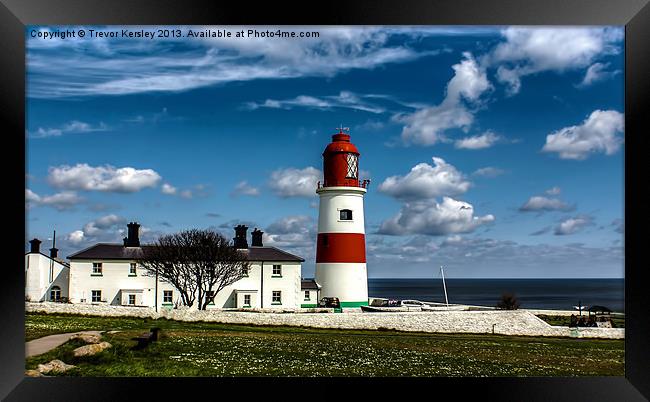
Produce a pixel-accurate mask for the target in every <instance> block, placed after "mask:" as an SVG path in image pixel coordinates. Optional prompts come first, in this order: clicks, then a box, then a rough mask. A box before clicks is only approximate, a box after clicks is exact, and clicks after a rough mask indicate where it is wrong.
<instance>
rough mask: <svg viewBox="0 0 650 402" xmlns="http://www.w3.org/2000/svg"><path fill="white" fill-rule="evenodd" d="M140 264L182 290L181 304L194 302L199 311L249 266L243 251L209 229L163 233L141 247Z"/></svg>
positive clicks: (151, 273) (190, 304) (152, 273)
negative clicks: (170, 233) (142, 250)
mask: <svg viewBox="0 0 650 402" xmlns="http://www.w3.org/2000/svg"><path fill="white" fill-rule="evenodd" d="M144 250H145V251H144V253H143V260H142V266H143V267H144V268H145V270H146V271H147V272H148V273H149V274H150V275H155V273H156V270H157V271H158V275H159V276H160V277H161V278H163V279H164V280H165V281H167V282H169V283H171V284H172V285H174V286H175V287H176V288H177V289H178V290H179V292H180V293H181V298H182V300H183V304H185V305H187V306H190V307H191V306H192V305H193V304H194V302H195V301H196V302H197V306H198V308H199V309H201V310H205V309H206V307H207V306H208V305H209V304H210V303H212V302H213V301H214V298H215V297H216V295H217V294H218V293H219V292H220V291H222V290H223V289H224V288H225V287H226V286H228V285H231V284H233V283H235V282H236V281H238V280H239V279H241V278H242V277H243V276H244V272H246V271H248V269H249V266H250V264H249V262H248V259H247V256H246V254H244V253H242V252H240V251H238V250H236V249H235V248H234V247H232V246H231V245H230V242H229V241H228V240H227V239H226V238H225V237H223V236H222V235H220V234H218V233H215V232H213V231H210V230H198V229H191V230H186V231H182V232H179V233H175V234H172V235H165V236H162V237H160V238H159V239H158V241H157V242H156V243H155V244H153V245H151V246H147V247H145V248H144Z"/></svg>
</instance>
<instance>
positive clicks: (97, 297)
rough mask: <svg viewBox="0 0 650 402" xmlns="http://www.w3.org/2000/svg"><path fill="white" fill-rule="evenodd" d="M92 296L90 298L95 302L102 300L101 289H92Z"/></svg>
mask: <svg viewBox="0 0 650 402" xmlns="http://www.w3.org/2000/svg"><path fill="white" fill-rule="evenodd" d="M91 295H92V298H91V299H90V300H91V301H92V302H93V303H99V302H100V301H102V291H101V290H93V291H91Z"/></svg>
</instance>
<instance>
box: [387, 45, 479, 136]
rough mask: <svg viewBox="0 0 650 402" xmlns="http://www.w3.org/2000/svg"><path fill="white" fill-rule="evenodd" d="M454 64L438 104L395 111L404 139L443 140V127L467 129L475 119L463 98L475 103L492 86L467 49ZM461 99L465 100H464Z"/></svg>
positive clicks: (394, 118) (445, 128)
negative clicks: (399, 112) (401, 124)
mask: <svg viewBox="0 0 650 402" xmlns="http://www.w3.org/2000/svg"><path fill="white" fill-rule="evenodd" d="M463 57H464V58H463V60H461V62H460V63H458V64H454V65H453V66H452V68H453V69H454V76H453V78H452V79H451V80H450V81H449V83H448V84H447V90H446V95H445V99H444V100H443V101H442V103H441V104H440V105H437V106H433V107H425V108H421V109H419V110H417V111H416V112H414V113H412V114H407V115H404V114H398V115H395V116H394V117H393V120H394V121H397V122H400V123H404V124H406V125H405V126H404V128H403V129H402V134H401V138H402V140H403V141H404V142H405V143H413V144H419V145H434V144H436V143H438V142H445V141H447V138H446V137H445V131H446V130H449V129H453V128H461V129H463V130H468V129H469V127H470V126H471V125H472V123H473V122H474V115H473V112H472V111H470V110H469V109H468V108H467V106H466V104H465V102H464V101H467V102H469V103H470V104H474V103H477V102H478V101H479V98H480V96H481V95H482V94H483V93H485V92H486V91H488V90H489V89H491V88H492V85H491V84H490V82H489V81H488V79H487V75H486V74H485V70H484V69H483V68H481V67H480V66H479V65H478V63H477V62H476V60H475V59H474V58H473V57H472V55H471V54H470V53H467V52H465V53H463ZM463 100H464V101H463Z"/></svg>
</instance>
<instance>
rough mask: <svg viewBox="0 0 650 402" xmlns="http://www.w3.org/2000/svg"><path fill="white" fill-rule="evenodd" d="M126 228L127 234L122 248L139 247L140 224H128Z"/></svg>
mask: <svg viewBox="0 0 650 402" xmlns="http://www.w3.org/2000/svg"><path fill="white" fill-rule="evenodd" d="M126 227H127V228H128V234H127V237H125V238H124V247H140V234H139V231H140V224H139V223H137V222H129V224H128V225H126Z"/></svg>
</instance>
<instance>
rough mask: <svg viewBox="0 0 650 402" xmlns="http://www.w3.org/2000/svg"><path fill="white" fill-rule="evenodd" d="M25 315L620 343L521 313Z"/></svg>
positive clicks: (49, 309)
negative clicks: (378, 330) (494, 335)
mask: <svg viewBox="0 0 650 402" xmlns="http://www.w3.org/2000/svg"><path fill="white" fill-rule="evenodd" d="M25 305H26V307H25V308H26V311H31V312H43V313H68V314H83V315H96V316H111V317H142V318H144V317H149V318H154V319H155V318H168V319H172V320H178V321H210V322H219V323H229V324H253V325H283V326H284V325H286V326H305V327H313V328H341V329H373V330H376V329H395V330H399V331H409V332H429V333H472V334H481V333H486V334H491V333H495V334H502V335H523V336H554V337H574V338H607V339H623V338H624V336H625V330H624V329H622V328H569V327H554V326H551V325H549V324H548V323H546V322H545V321H543V320H541V319H540V318H538V317H536V316H535V315H534V314H533V313H532V312H530V311H525V310H514V311H508V310H494V311H437V312H405V313H362V312H349V313H340V314H333V313H330V314H324V313H320V312H329V311H331V309H330V310H329V311H328V309H297V310H285V311H282V310H276V311H275V312H270V311H268V310H267V311H264V312H260V311H259V310H252V311H245V312H244V311H219V310H207V311H197V310H190V309H178V310H161V311H159V312H156V311H154V309H152V308H144V307H140V308H138V307H120V306H106V305H87V304H62V303H48V302H45V303H25Z"/></svg>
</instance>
